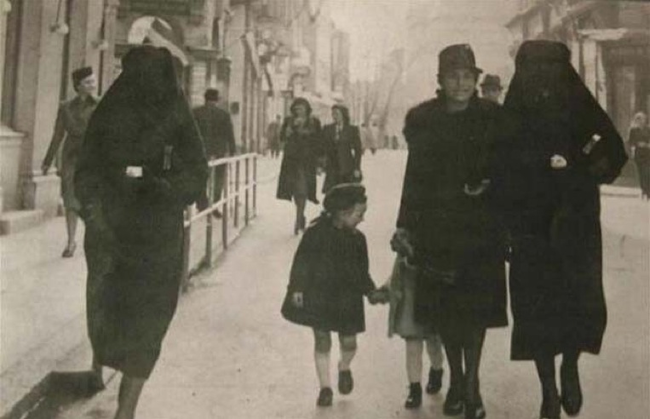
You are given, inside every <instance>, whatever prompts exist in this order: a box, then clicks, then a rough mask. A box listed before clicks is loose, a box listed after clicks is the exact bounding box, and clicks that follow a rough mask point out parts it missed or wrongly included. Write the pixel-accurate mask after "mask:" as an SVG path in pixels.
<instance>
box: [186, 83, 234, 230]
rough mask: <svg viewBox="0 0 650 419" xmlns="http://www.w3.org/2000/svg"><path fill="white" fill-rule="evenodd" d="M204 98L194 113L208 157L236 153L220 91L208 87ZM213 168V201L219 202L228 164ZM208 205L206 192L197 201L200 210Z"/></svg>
mask: <svg viewBox="0 0 650 419" xmlns="http://www.w3.org/2000/svg"><path fill="white" fill-rule="evenodd" d="M204 98H205V104H204V105H203V106H199V107H198V108H195V109H194V111H193V113H194V118H195V119H196V124H197V126H198V128H199V132H200V133H201V138H202V139H203V145H204V147H205V154H206V157H207V158H208V159H209V160H213V159H220V158H223V157H227V156H233V155H235V154H236V148H235V133H234V131H233V126H232V119H231V118H230V114H229V113H228V112H226V111H225V110H223V109H221V108H220V107H219V91H218V90H217V89H207V90H206V91H205V94H204ZM212 170H214V183H213V184H212V191H213V199H214V201H213V202H217V201H219V200H220V199H221V193H222V191H223V186H224V185H223V182H224V178H225V174H226V165H224V164H222V165H219V166H216V167H215V168H214V169H212ZM208 205H209V202H208V196H207V193H204V194H203V195H202V196H201V198H200V199H199V200H198V201H197V207H198V209H199V210H204V209H206V208H207V207H208ZM212 215H214V216H215V217H217V218H221V211H219V210H218V209H215V210H214V211H213V212H212Z"/></svg>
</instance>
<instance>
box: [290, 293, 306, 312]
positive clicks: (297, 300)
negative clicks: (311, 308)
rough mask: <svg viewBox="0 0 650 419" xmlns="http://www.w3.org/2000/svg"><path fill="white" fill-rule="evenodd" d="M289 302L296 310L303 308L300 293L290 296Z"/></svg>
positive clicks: (302, 296)
mask: <svg viewBox="0 0 650 419" xmlns="http://www.w3.org/2000/svg"><path fill="white" fill-rule="evenodd" d="M291 302H292V303H293V305H294V306H296V307H298V308H303V307H304V305H305V300H304V295H303V293H302V292H294V293H293V295H292V296H291Z"/></svg>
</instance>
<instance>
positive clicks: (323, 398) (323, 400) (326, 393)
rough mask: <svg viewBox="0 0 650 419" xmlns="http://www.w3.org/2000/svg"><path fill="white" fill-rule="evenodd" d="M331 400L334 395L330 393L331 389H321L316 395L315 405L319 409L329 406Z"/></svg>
mask: <svg viewBox="0 0 650 419" xmlns="http://www.w3.org/2000/svg"><path fill="white" fill-rule="evenodd" d="M333 398H334V393H333V392H332V389H331V388H329V387H323V388H321V389H320V393H319V394H318V400H317V401H316V404H317V405H318V406H320V407H326V406H331V405H332V399H333Z"/></svg>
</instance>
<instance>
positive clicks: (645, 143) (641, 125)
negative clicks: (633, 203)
mask: <svg viewBox="0 0 650 419" xmlns="http://www.w3.org/2000/svg"><path fill="white" fill-rule="evenodd" d="M628 141H629V143H630V148H631V150H632V158H634V164H635V165H636V170H637V173H638V174H639V185H640V186H641V199H646V200H647V199H650V127H649V126H648V117H647V116H646V114H644V113H643V112H638V113H637V114H636V115H634V118H633V119H632V123H631V124H630V133H629V136H628Z"/></svg>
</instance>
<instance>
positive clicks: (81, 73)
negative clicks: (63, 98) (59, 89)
mask: <svg viewBox="0 0 650 419" xmlns="http://www.w3.org/2000/svg"><path fill="white" fill-rule="evenodd" d="M92 75H93V68H92V67H82V68H78V69H76V70H75V71H73V72H72V84H73V86H74V87H77V86H79V84H81V82H82V81H83V79H85V78H86V77H90V76H92Z"/></svg>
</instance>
